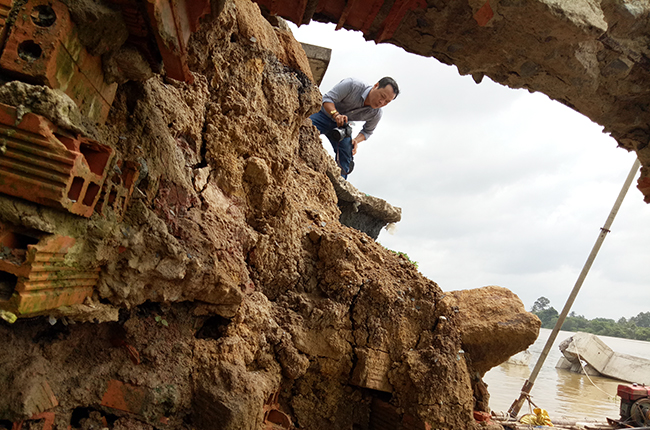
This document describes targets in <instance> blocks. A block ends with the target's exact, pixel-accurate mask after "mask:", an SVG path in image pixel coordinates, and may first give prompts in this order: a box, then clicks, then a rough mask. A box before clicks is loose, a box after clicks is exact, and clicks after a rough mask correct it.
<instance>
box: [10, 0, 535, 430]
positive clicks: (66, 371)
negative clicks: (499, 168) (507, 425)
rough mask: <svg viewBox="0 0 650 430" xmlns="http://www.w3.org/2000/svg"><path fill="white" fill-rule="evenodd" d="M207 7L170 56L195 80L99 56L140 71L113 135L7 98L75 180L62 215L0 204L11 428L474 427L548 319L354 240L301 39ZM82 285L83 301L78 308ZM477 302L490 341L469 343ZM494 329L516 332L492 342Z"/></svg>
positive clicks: (126, 90)
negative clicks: (490, 373)
mask: <svg viewBox="0 0 650 430" xmlns="http://www.w3.org/2000/svg"><path fill="white" fill-rule="evenodd" d="M57 4H58V3H57ZM77 6H79V5H77ZM211 6H212V11H211V12H210V13H206V14H204V15H203V16H202V23H201V25H200V27H198V28H197V29H196V31H195V32H194V33H193V34H192V36H191V38H190V39H189V40H188V42H187V47H186V48H187V52H188V55H187V56H186V57H184V58H185V59H186V60H187V64H186V66H187V68H186V69H184V68H183V67H182V62H180V63H178V64H181V66H179V69H178V70H177V72H178V73H179V76H180V78H182V77H183V76H187V75H186V73H187V72H188V71H191V73H190V76H191V79H189V78H188V79H171V78H170V77H169V74H170V73H172V70H171V69H169V70H168V72H167V73H168V75H167V76H164V75H163V74H161V73H159V72H160V70H155V67H153V68H152V67H151V66H150V65H148V66H147V64H148V61H144V60H145V59H146V58H144V56H143V55H142V53H141V51H137V50H136V51H134V50H133V49H132V48H133V47H132V46H127V45H128V42H125V43H127V45H124V46H122V45H118V46H112V47H107V48H105V49H107V50H108V52H106V53H105V55H106V57H105V58H107V59H110V58H113V59H114V60H115V63H111V64H114V65H118V66H119V61H117V59H119V58H122V56H123V55H127V54H129V55H136V54H137V55H136V56H138V55H139V56H141V57H142V58H140V59H141V60H143V61H141V62H138V63H137V64H141V65H142V68H141V69H138V70H136V71H134V70H130V69H126V70H121V69H119V67H118V71H117V72H115V70H114V72H115V73H116V74H117V75H119V76H118V77H117V78H115V77H114V79H115V83H114V84H115V88H114V91H115V93H114V99H113V100H112V102H111V104H110V110H108V111H107V112H106V115H107V116H106V117H105V121H102V120H101V118H102V115H101V112H99V113H97V112H96V115H98V116H97V117H95V118H94V119H92V120H91V119H89V118H90V117H89V112H90V113H92V112H95V111H93V110H92V109H89V110H84V109H85V108H84V106H86V105H84V104H83V103H81V102H78V101H76V100H75V102H74V103H71V100H70V97H71V96H69V95H68V96H63V95H62V94H61V92H60V91H52V90H50V89H47V88H46V87H43V86H35V85H29V84H24V83H16V82H13V83H8V84H5V86H4V88H3V89H2V92H1V93H3V94H4V96H3V97H4V98H3V99H2V100H1V101H3V102H4V103H6V104H7V105H13V106H16V107H17V109H14V108H8V109H9V110H8V111H7V112H9V113H12V112H13V115H14V116H13V117H12V118H13V122H12V123H11V125H12V126H13V127H15V129H16V130H17V131H16V132H15V133H18V134H20V133H23V132H25V130H31V131H30V133H33V134H34V135H38V136H40V137H38V139H37V140H38V142H48V143H47V145H46V144H45V143H43V145H45V147H47V148H50V149H49V150H51V151H52V152H53V153H56V154H64V155H65V156H67V157H69V158H70V159H73V160H76V161H74V163H76V164H74V166H76V167H75V168H76V169H78V170H74V171H71V172H77V173H70V175H71V176H70V177H71V179H70V181H71V184H68V185H69V186H70V188H69V189H66V194H65V195H64V196H63V197H61V195H60V194H56V196H59V197H57V198H58V200H52V195H54V194H51V193H50V194H46V193H45V192H44V191H43V190H42V189H41V188H36V189H35V193H36V192H38V193H42V194H43V196H45V197H47V198H45V197H42V198H43V203H42V202H40V201H35V198H34V195H38V196H41V194H38V193H36V194H34V195H27V194H23V195H21V194H20V192H17V193H16V194H17V195H13V196H12V195H2V196H1V197H0V217H1V218H2V223H3V226H2V237H3V246H4V247H5V248H6V249H9V251H10V252H9V254H7V255H4V254H3V258H2V263H3V264H5V265H6V266H2V267H0V270H3V272H2V273H3V278H2V283H3V289H2V292H3V293H7V291H5V290H8V289H10V287H7V288H5V287H6V285H10V284H11V283H12V282H15V283H16V286H15V288H16V291H14V292H13V293H14V294H13V295H12V296H11V297H12V298H11V299H10V300H9V302H8V303H9V305H8V306H10V307H11V306H13V305H15V304H16V303H18V305H20V306H22V305H25V303H27V301H28V299H29V300H31V301H30V302H29V303H32V304H33V306H35V307H34V308H29V309H28V308H27V307H24V308H21V309H23V311H24V313H23V314H22V315H21V316H22V317H23V318H19V320H18V321H17V322H15V323H13V324H11V325H10V324H8V323H5V322H2V323H1V325H0V338H1V339H2V345H3V346H4V347H3V348H2V351H0V362H2V364H3V365H2V367H1V370H0V380H1V381H2V386H3V387H4V388H3V390H4V391H3V393H4V394H3V396H2V397H1V398H0V426H5V427H8V426H10V424H11V422H20V421H21V420H27V421H26V422H25V424H24V425H26V426H27V425H34V426H36V425H43V426H48V425H50V424H52V425H53V426H54V428H68V426H71V428H83V429H89V428H93V427H97V426H101V427H102V428H103V427H108V428H111V429H130V428H159V429H167V428H169V429H181V428H196V429H214V428H219V429H232V430H235V429H260V428H270V427H272V426H273V425H277V426H280V428H292V426H296V427H297V428H304V429H332V428H341V429H344V428H362V429H371V428H377V427H378V426H379V425H381V423H400V422H404V423H406V422H408V423H411V424H412V425H414V426H416V427H415V428H425V427H426V426H430V428H454V429H464V428H468V429H469V428H473V427H474V426H475V425H476V424H475V421H474V419H473V417H472V412H473V410H475V409H479V410H485V408H486V405H485V398H484V397H482V396H483V395H484V390H483V389H482V385H481V384H482V383H481V381H480V378H481V376H482V374H483V373H484V372H485V371H486V370H487V369H489V368H490V367H491V366H493V365H495V364H497V363H498V362H500V361H503V360H505V359H506V358H507V357H508V356H509V355H511V354H514V353H516V352H517V351H519V350H522V349H525V348H526V347H527V346H528V345H529V344H530V343H532V342H533V341H534V339H535V337H536V336H537V331H538V328H539V321H538V320H537V319H536V318H535V317H534V316H532V315H531V314H529V313H527V312H526V311H525V310H524V308H523V305H521V302H520V301H519V300H518V299H517V298H516V296H513V295H512V294H509V293H508V292H507V291H505V290H503V289H499V288H495V287H488V288H486V289H479V290H475V291H474V292H468V293H463V294H461V295H457V294H455V293H454V294H453V296H454V297H457V298H458V302H454V303H451V302H449V298H450V296H449V295H445V293H443V292H442V290H441V289H440V287H439V286H438V285H437V284H436V283H435V282H433V281H431V280H428V279H426V278H424V277H423V276H422V275H421V274H420V273H419V272H418V271H417V270H416V269H415V267H413V266H412V265H411V264H410V263H409V262H408V261H406V260H405V259H403V258H400V257H398V256H396V255H394V254H393V253H392V252H389V251H387V250H386V249H384V248H383V247H382V246H381V245H379V244H377V243H376V242H374V241H373V240H372V239H371V238H370V237H368V236H367V235H365V234H364V233H360V232H359V231H357V230H354V229H351V228H348V227H345V226H343V225H342V224H341V223H340V222H339V216H340V211H339V209H338V207H337V203H338V199H337V194H336V191H335V188H334V187H333V185H332V182H331V180H330V179H329V178H328V169H329V167H328V166H329V163H330V161H329V160H328V159H327V155H326V153H325V151H324V150H323V148H322V145H321V142H320V138H319V136H318V134H317V132H316V130H315V128H314V127H313V126H311V124H309V122H308V121H306V118H307V116H308V115H309V114H310V113H311V112H314V111H315V110H316V109H318V106H319V104H320V101H321V96H320V93H319V91H318V89H317V87H316V86H315V85H314V84H313V82H312V80H311V79H310V77H309V68H308V66H307V61H306V58H305V57H304V53H303V52H302V50H301V48H300V45H299V44H298V43H297V42H296V41H295V40H294V39H293V37H292V35H291V34H290V33H289V32H288V31H287V30H285V29H282V28H273V27H272V26H271V25H270V24H269V23H268V22H267V21H265V20H264V19H263V18H262V16H261V14H260V12H259V9H258V8H257V6H255V5H253V4H252V3H250V2H249V1H247V0H236V1H228V2H225V3H223V4H219V5H217V4H212V5H211ZM77 13H79V12H78V11H77ZM79 14H80V13H79ZM80 15H82V16H83V14H80ZM109 16H112V17H114V18H115V15H109ZM122 16H123V15H122ZM117 18H119V16H118V17H117ZM117 18H115V19H117ZM87 43H92V42H87ZM89 49H90V48H89ZM90 50H91V51H92V49H90ZM125 52H126V53H125ZM138 52H140V53H138ZM127 57H128V55H127ZM163 57H164V55H163ZM128 58H130V57H128ZM106 61H108V60H106ZM166 64H167V63H166ZM145 66H147V67H149V69H147V67H145ZM116 67H117V66H116ZM120 70H121V71H120ZM136 72H137V73H136ZM23 94H24V95H25V96H23ZM73 95H74V94H73ZM12 100H13V101H12ZM44 106H49V107H50V108H45V107H44ZM11 109H14V110H11ZM30 111H31V113H30ZM20 112H23V113H22V114H21V113H20ZM45 117H47V118H49V120H48V119H45ZM50 121H51V122H50ZM27 123H29V124H32V125H30V127H31V128H28V127H27V126H26V125H25V124H27ZM34 124H38V127H36V126H34ZM21 127H22V128H21ZM23 129H25V130H23ZM12 133H14V132H12ZM39 133H40V134H39ZM21 136H22V135H21ZM25 136H28V137H29V136H32V135H27V134H25ZM11 139H14V138H13V137H11ZM11 139H9V140H10V141H11V142H10V143H11V144H8V147H9V148H10V149H9V150H11V151H14V147H13V146H11V145H14V143H13V140H11ZM29 139H32V137H29ZM29 139H28V138H27V137H25V142H28V141H29V142H32V141H30V140H29ZM34 139H35V138H34ZM32 140H33V139H32ZM76 142H78V143H76ZM93 142H95V143H93ZM24 145H27V144H26V143H25V144H24ZM14 146H15V145H14ZM9 150H8V151H9ZM91 150H92V151H91ZM66 151H67V152H66ZM39 154H40V153H39ZM78 154H82V155H83V154H85V160H86V164H84V163H82V161H83V160H81V159H80V158H79V157H80V156H79V155H78ZM98 154H99V155H102V154H104V155H103V158H102V157H99V155H98ZM105 154H110V156H109V155H105ZM57 157H59V156H58V155H57ZM60 157H63V155H61V156H60ZM99 158H101V160H103V161H102V163H95V160H96V159H99ZM57 159H59V158H57ZM41 164H42V163H41ZM99 165H101V169H100V168H99V167H97V166H99ZM86 169H87V170H86ZM59 170H64V169H59ZM100 170H101V172H100V173H99V174H97V173H95V172H99V171H100ZM65 172H68V171H67V170H65ZM93 175H97V176H100V177H105V178H108V179H106V182H105V183H102V184H101V187H100V185H99V184H100V182H101V181H100V179H98V178H97V177H95V176H93ZM102 175H104V176H102ZM76 178H80V179H76ZM81 181H83V184H84V185H83V186H82V187H78V186H77V188H75V186H76V185H75V184H79V183H81ZM93 181H94V182H93ZM106 183H108V184H109V185H110V186H109V187H108V188H104V187H105V184H106ZM91 184H96V185H97V187H98V188H101V190H102V191H98V190H95V191H93V190H94V186H93V185H91ZM48 190H49V188H48ZM69 190H73V191H72V192H70V191H69ZM48 192H49V191H48ZM90 196H92V198H91V197H90ZM73 197H74V198H73ZM30 198H31V200H30ZM39 198H41V197H39ZM93 208H94V209H93ZM52 238H55V239H56V240H54V241H51V239H52ZM58 238H70V240H68V239H65V240H64V239H58ZM5 248H3V252H4V250H5ZM42 261H46V263H47V264H51V266H47V267H51V268H52V271H54V272H55V273H56V275H55V276H58V277H59V278H57V279H56V280H53V279H51V278H47V276H46V281H47V282H49V283H47V282H46V284H45V285H47V286H48V287H47V288H51V290H48V289H47V288H45V289H43V290H38V289H37V288H36V285H37V284H36V283H33V282H32V281H34V279H32V278H31V274H32V273H37V272H38V273H40V272H39V270H40V267H41V266H40V265H39V264H37V263H39V262H42ZM11 265H13V266H11ZM6 270H12V271H13V272H11V273H10V272H7V271H6ZM7 273H9V274H7ZM64 273H65V274H71V275H72V276H69V277H67V278H65V279H63V278H62V277H61V275H62V274H64ZM88 273H94V274H96V275H97V277H98V280H97V281H96V284H95V286H94V288H90V290H89V291H90V294H91V296H89V297H88V298H86V299H85V300H84V303H83V304H75V305H70V304H71V303H70V300H72V299H73V298H75V297H77V296H75V294H81V293H84V292H86V291H88V290H86V289H80V288H81V287H80V284H79V283H78V282H77V281H78V280H79V279H87V278H92V276H91V275H88ZM63 280H64V281H65V282H63ZM16 281H17V282H16ZM30 282H32V283H30ZM34 282H35V281H34ZM38 285H41V284H38ZM84 285H85V284H84ZM84 288H85V287H84ZM34 291H46V293H44V294H45V295H44V296H39V295H38V294H36V293H33V292H34ZM47 291H53V292H51V293H47ZM8 292H9V293H11V292H12V291H8ZM61 292H66V294H63V293H61ZM464 294H467V296H465V295H464ZM38 297H47V298H48V300H59V302H56V303H58V304H64V305H63V306H54V307H53V308H43V307H42V306H43V303H45V301H44V299H39V298H38ZM81 297H82V298H83V296H81ZM469 297H474V299H472V300H474V301H472V300H470V298H469ZM3 299H4V297H3ZM63 299H65V300H68V301H67V302H66V301H64V300H63ZM18 300H23V301H22V302H18ZM39 300H40V301H39ZM14 301H16V302H14ZM48 303H49V302H48ZM53 303H54V302H53ZM467 303H473V304H472V305H470V306H469V307H467V308H466V307H465V304H467ZM5 304H6V303H5ZM479 304H483V305H485V306H486V307H485V308H484V312H483V313H482V314H483V315H482V316H481V317H480V318H482V319H483V321H482V324H481V325H482V329H481V330H482V331H481V336H469V335H468V334H469V333H473V332H472V331H471V330H470V329H469V327H471V326H472V324H471V321H470V320H471V319H472V317H471V315H472V313H473V312H472V311H470V310H478V309H481V307H480V306H479ZM18 305H17V306H18ZM39 306H41V308H39ZM488 309H489V312H487V311H488ZM14 310H15V309H14ZM16 312H17V311H16ZM30 312H31V313H30ZM38 315H44V316H38ZM463 317H464V318H463ZM499 321H501V322H503V321H507V322H508V324H506V326H507V327H508V329H509V330H511V332H509V334H508V335H509V336H511V337H513V339H512V341H511V342H509V343H508V344H503V343H501V342H500V340H499V342H497V343H495V344H494V345H495V346H498V348H496V347H495V348H490V344H491V342H492V341H493V340H494V339H501V338H500V337H499V336H498V335H496V334H495V333H498V330H499V327H500V325H499V324H498V322H499ZM475 331H476V330H475ZM493 335H494V336H493ZM477 392H480V393H482V394H481V396H478V395H476V393H477ZM36 421H38V422H39V423H40V424H39V423H37V422H36ZM396 425H399V424H396Z"/></svg>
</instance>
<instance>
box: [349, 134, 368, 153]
mask: <svg viewBox="0 0 650 430" xmlns="http://www.w3.org/2000/svg"><path fill="white" fill-rule="evenodd" d="M364 140H366V136H364V135H363V134H361V133H359V134H358V135H357V137H355V138H354V139H352V155H356V154H357V145H359V143H360V142H363V141H364Z"/></svg>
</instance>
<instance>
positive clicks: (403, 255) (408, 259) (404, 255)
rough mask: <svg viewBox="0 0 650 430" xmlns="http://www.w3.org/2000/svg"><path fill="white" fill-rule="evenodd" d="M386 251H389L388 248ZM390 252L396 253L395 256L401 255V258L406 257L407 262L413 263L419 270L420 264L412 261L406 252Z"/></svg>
mask: <svg viewBox="0 0 650 430" xmlns="http://www.w3.org/2000/svg"><path fill="white" fill-rule="evenodd" d="M386 249H388V248H386ZM389 251H391V252H393V253H395V254H397V255H400V256H402V257H404V258H406V261H408V262H409V263H411V264H412V265H414V266H415V268H416V269H417V268H418V262H417V261H413V260H411V259H410V258H409V256H408V254H406V252H401V251H393V250H392V249H389Z"/></svg>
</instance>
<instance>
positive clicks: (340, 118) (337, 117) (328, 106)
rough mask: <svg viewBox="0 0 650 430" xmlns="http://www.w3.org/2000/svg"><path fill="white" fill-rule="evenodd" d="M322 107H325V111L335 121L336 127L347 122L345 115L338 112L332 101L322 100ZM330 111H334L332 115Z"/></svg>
mask: <svg viewBox="0 0 650 430" xmlns="http://www.w3.org/2000/svg"><path fill="white" fill-rule="evenodd" d="M323 107H324V108H325V111H326V112H327V113H328V114H329V115H330V116H331V117H332V119H333V120H334V121H335V122H336V125H337V126H338V127H341V126H342V125H345V124H347V122H348V117H347V115H341V114H340V113H338V111H337V110H336V106H334V103H332V102H323ZM332 112H334V115H332Z"/></svg>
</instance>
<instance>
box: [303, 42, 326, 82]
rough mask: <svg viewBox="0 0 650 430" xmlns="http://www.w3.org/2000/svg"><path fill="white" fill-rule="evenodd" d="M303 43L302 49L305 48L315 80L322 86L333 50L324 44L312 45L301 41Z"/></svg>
mask: <svg viewBox="0 0 650 430" xmlns="http://www.w3.org/2000/svg"><path fill="white" fill-rule="evenodd" d="M301 45H302V49H304V50H305V54H307V59H308V60H309V68H310V69H311V74H312V76H313V77H314V81H315V82H316V85H318V86H320V84H321V82H323V77H324V76H325V72H327V67H329V64H330V58H331V57H332V50H331V49H330V48H324V47H322V46H316V45H310V44H309V43H301Z"/></svg>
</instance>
